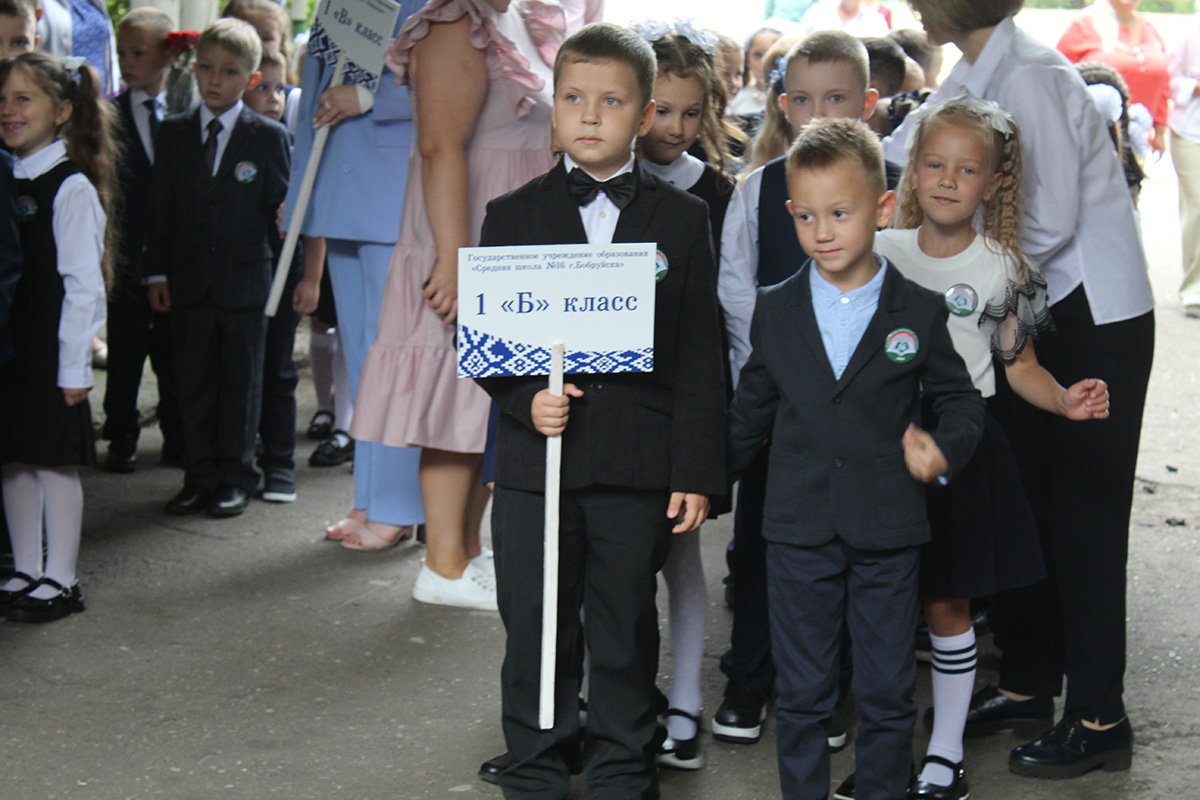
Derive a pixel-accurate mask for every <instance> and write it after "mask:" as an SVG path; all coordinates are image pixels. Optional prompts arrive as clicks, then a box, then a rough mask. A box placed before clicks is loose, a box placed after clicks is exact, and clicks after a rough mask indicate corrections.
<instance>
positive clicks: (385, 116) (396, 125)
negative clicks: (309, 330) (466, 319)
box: [283, 0, 424, 550]
mask: <svg viewBox="0 0 1200 800" xmlns="http://www.w3.org/2000/svg"><path fill="white" fill-rule="evenodd" d="M422 5H424V2H423V0H402V2H401V4H400V17H399V19H398V20H397V21H396V30H395V31H394V32H393V36H395V34H396V33H398V32H399V30H400V26H401V25H403V24H404V21H405V20H406V19H407V18H408V17H409V16H410V15H411V14H413V13H414V12H416V11H417V10H419V9H420V8H421V6H422ZM318 38H319V37H316V36H314V37H313V42H314V43H315V42H316V41H317V39H318ZM313 46H314V44H310V51H309V54H308V57H307V58H306V59H305V64H304V74H303V77H302V79H301V84H300V85H301V89H302V92H301V100H300V117H299V120H298V124H297V131H296V144H295V149H294V150H293V154H292V178H291V181H290V183H289V191H288V197H287V206H286V208H285V210H284V217H283V218H284V220H285V221H288V222H290V220H291V218H292V209H293V208H294V206H295V203H296V194H297V193H298V191H299V188H300V181H301V178H302V176H303V174H304V168H305V166H306V164H307V163H308V154H309V152H310V151H311V149H312V143H313V134H314V129H313V125H314V122H315V123H316V124H317V125H330V126H331V128H330V131H329V140H328V142H327V143H326V146H325V152H324V155H323V156H322V158H321V165H320V168H319V170H318V171H317V179H316V183H315V185H314V186H313V194H312V200H311V201H310V202H309V206H308V210H307V212H306V213H305V216H304V223H303V226H302V228H301V233H303V234H304V235H305V236H311V237H324V238H325V242H326V248H327V264H328V268H329V277H330V280H331V282H332V283H333V295H334V302H335V304H336V307H337V316H338V332H339V334H340V336H341V341H342V346H343V348H344V350H345V354H346V367H347V371H348V372H349V377H350V393H351V398H350V399H351V402H353V400H354V397H355V396H356V395H357V393H358V378H359V374H360V373H361V371H362V365H363V360H364V359H365V358H366V355H367V350H368V349H369V348H370V346H371V343H372V342H373V341H374V340H375V329H376V327H377V325H378V322H379V306H380V303H381V301H382V300H383V287H384V283H385V281H386V280H387V272H388V263H389V262H390V260H391V257H392V249H393V247H394V246H395V244H396V238H397V236H398V235H399V232H400V211H401V208H402V207H403V205H404V186H405V180H406V178H407V175H408V154H409V146H410V143H411V137H412V134H413V126H412V110H411V109H410V107H409V103H408V90H407V89H406V88H405V87H396V86H395V79H396V76H395V75H394V74H392V72H391V71H390V70H387V69H384V71H383V74H382V75H381V76H380V78H379V82H378V87H377V88H376V90H375V91H374V92H373V93H372V92H369V91H368V90H367V89H366V88H365V87H355V86H350V85H347V86H340V87H332V88H331V87H330V81H331V79H332V76H333V65H332V64H331V63H328V62H327V61H326V60H325V59H324V58H322V57H321V56H320V55H316V54H314V53H313V51H312V48H313ZM420 454H421V451H420V449H419V448H400V447H387V446H385V445H381V444H376V443H373V442H357V443H356V444H355V454H354V510H353V511H351V512H350V514H349V516H348V517H347V518H346V519H343V520H341V521H340V522H338V523H336V524H334V525H332V526H330V527H329V528H326V530H325V535H326V537H327V538H329V539H335V540H336V539H340V540H342V545H343V546H344V547H350V548H352V549H358V550H375V549H381V548H384V547H388V546H391V545H393V544H396V543H398V542H399V541H400V540H401V539H402V538H406V537H408V536H409V535H411V532H412V529H411V528H410V527H409V526H414V525H416V524H418V523H420V522H423V521H424V512H423V510H422V507H421V492H420V486H419V484H418V481H417V468H418V463H419V460H420Z"/></svg>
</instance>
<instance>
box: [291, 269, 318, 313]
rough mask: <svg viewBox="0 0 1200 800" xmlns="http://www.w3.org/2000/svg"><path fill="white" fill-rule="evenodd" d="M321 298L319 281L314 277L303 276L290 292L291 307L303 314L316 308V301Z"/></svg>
mask: <svg viewBox="0 0 1200 800" xmlns="http://www.w3.org/2000/svg"><path fill="white" fill-rule="evenodd" d="M320 299H321V282H320V281H319V280H316V279H315V278H305V279H304V280H302V281H300V282H299V283H298V284H296V291H294V292H292V309H293V310H294V311H295V312H296V313H297V314H299V315H300V316H304V315H305V314H311V313H313V312H314V311H316V310H317V302H318V301H319V300H320Z"/></svg>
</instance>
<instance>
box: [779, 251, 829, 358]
mask: <svg viewBox="0 0 1200 800" xmlns="http://www.w3.org/2000/svg"><path fill="white" fill-rule="evenodd" d="M810 269H812V262H811V261H808V262H806V263H805V264H804V266H803V267H801V268H800V271H799V272H798V273H796V277H795V278H794V279H793V286H794V288H793V292H794V294H793V296H792V298H791V300H790V301H789V302H788V305H789V306H790V307H791V308H792V310H793V312H794V313H793V314H792V315H791V318H792V321H793V323H792V324H793V328H794V330H795V333H796V338H798V339H800V341H802V342H804V345H805V347H807V348H808V351H809V353H811V354H812V358H813V361H815V362H816V364H817V368H818V369H819V370H820V372H821V375H822V376H823V379H824V380H827V381H832V380H833V366H832V365H831V364H830V363H829V354H828V353H826V352H825V342H823V341H821V329H820V327H818V325H817V314H816V312H815V311H814V310H813V299H812V287H811V286H810V285H809V283H808V281H809V276H808V271H809V270H810Z"/></svg>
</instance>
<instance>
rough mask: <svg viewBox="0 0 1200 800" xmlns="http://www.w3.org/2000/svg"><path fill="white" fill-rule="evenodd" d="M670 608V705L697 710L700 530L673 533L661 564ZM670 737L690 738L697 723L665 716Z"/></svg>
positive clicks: (704, 607)
mask: <svg viewBox="0 0 1200 800" xmlns="http://www.w3.org/2000/svg"><path fill="white" fill-rule="evenodd" d="M663 577H664V578H665V579H666V581H667V591H668V592H669V593H670V608H671V668H672V670H673V672H674V674H673V676H672V678H671V708H677V709H679V710H680V711H686V712H688V713H689V714H695V715H699V713H700V702H701V700H700V666H701V662H702V660H703V658H704V629H705V627H706V624H707V622H708V585H707V584H706V583H705V582H704V566H703V564H701V562H700V531H698V530H696V531H691V532H690V533H680V534H676V535H675V536H674V537H672V539H671V553H670V555H668V556H667V563H666V564H664V565H663ZM667 733H668V734H670V736H671V738H672V739H675V740H683V739H691V738H693V737H695V735H696V724H695V723H694V722H692V721H691V720H690V719H687V718H686V717H680V716H676V715H674V714H672V715H671V716H669V717H667Z"/></svg>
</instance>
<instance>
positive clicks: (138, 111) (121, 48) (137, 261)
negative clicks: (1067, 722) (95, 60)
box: [104, 8, 183, 472]
mask: <svg viewBox="0 0 1200 800" xmlns="http://www.w3.org/2000/svg"><path fill="white" fill-rule="evenodd" d="M173 28H174V26H173V24H172V23H171V18H170V17H169V16H167V15H166V14H165V13H163V12H162V11H160V10H158V9H156V8H137V9H134V10H133V11H131V12H129V13H128V14H126V15H125V16H124V17H123V18H122V19H121V22H120V23H119V24H118V25H117V58H118V59H119V61H120V65H121V78H122V79H123V80H124V81H125V84H126V86H127V88H126V90H125V91H123V92H121V93H120V94H119V95H117V96H116V97H115V98H113V100H112V103H113V105H114V106H115V107H116V111H117V115H116V116H117V123H118V131H119V135H120V137H121V141H122V144H123V145H124V149H125V157H124V158H123V159H121V166H120V176H119V179H120V182H121V196H122V198H124V204H125V205H124V213H123V214H122V217H121V236H120V239H119V240H118V241H119V246H120V251H119V253H118V255H117V259H116V270H115V275H114V278H113V287H112V291H111V292H109V296H108V351H109V356H108V381H107V383H106V385H105V389H104V438H105V439H107V440H108V442H109V444H108V458H107V459H106V460H105V462H104V468H105V469H106V470H108V471H109V472H132V471H133V470H134V467H135V464H136V461H137V442H138V435H139V434H140V433H141V427H140V425H139V424H138V404H137V399H138V387H139V386H140V385H141V383H142V368H143V367H144V365H145V363H146V356H149V357H150V366H151V367H152V368H153V369H154V374H155V377H156V378H157V379H158V424H159V425H160V426H161V427H162V435H163V461H165V462H167V463H176V464H177V463H179V460H180V459H181V458H182V456H183V419H182V418H181V417H180V414H179V405H178V401H177V400H176V399H175V385H174V378H173V377H172V370H171V319H170V317H169V316H167V315H165V314H156V313H154V312H153V311H152V310H151V308H150V299H149V297H147V295H146V287H145V286H144V285H143V281H144V273H143V271H142V252H143V250H145V247H146V218H147V216H148V214H149V210H150V208H149V207H150V171H151V168H152V165H153V164H154V135H155V133H156V132H157V131H158V125H159V122H160V121H161V120H162V118H163V116H165V112H166V108H167V102H166V101H167V97H166V91H165V89H164V86H165V84H166V80H167V72H168V71H169V70H170V68H171V60H172V59H173V58H174V54H173V53H172V52H171V49H170V48H169V47H167V35H168V34H169V33H170V32H171V31H172V29H173Z"/></svg>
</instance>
